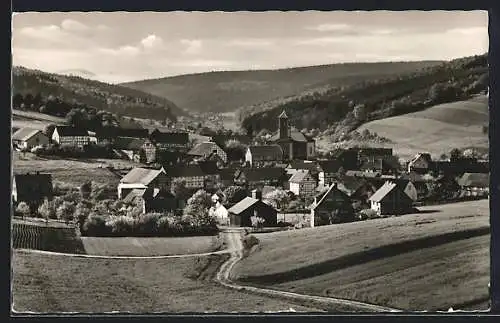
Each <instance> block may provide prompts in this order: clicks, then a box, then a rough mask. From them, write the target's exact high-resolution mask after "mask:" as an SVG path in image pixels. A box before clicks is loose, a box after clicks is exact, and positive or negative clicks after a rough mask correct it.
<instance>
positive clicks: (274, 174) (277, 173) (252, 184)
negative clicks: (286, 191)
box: [234, 167, 286, 190]
mask: <svg viewBox="0 0 500 323" xmlns="http://www.w3.org/2000/svg"><path fill="white" fill-rule="evenodd" d="M285 181H286V173H285V170H284V169H283V168H279V167H262V168H242V169H241V170H240V171H239V173H238V174H237V175H236V177H235V179H234V182H235V184H236V185H241V186H247V188H248V189H250V190H252V189H255V188H262V187H263V186H265V185H268V186H279V187H283V183H284V182H285Z"/></svg>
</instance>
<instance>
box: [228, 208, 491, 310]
mask: <svg viewBox="0 0 500 323" xmlns="http://www.w3.org/2000/svg"><path fill="white" fill-rule="evenodd" d="M421 211H423V212H422V213H419V214H412V215H405V216H400V217H391V218H386V219H375V220H368V221H364V222H354V223H347V224H339V225H329V226H322V227H317V228H308V229H301V230H293V231H284V232H274V233H265V234H258V235H256V237H258V239H259V240H260V244H259V245H258V247H257V249H255V250H254V251H253V252H252V253H250V255H249V256H248V257H246V258H244V259H243V260H242V261H240V262H239V263H238V264H236V266H235V267H234V271H233V274H234V278H235V279H238V280H239V281H241V282H242V283H244V284H251V285H258V286H266V287H267V288H274V289H279V290H287V291H295V292H298V293H306V294H313V295H322V296H325V295H327V296H332V297H342V298H350V299H355V300H360V301H365V302H370V303H375V304H378V305H385V306H391V307H395V308H400V309H406V310H431V311H432V310H447V309H448V308H449V307H450V306H453V308H455V309H457V307H458V308H462V307H465V306H466V304H480V305H481V306H482V305H484V304H483V303H487V300H488V289H487V285H488V281H489V259H490V257H489V213H490V212H489V206H488V201H487V200H479V201H472V202H462V203H454V204H446V205H439V206H428V207H422V208H421ZM476 309H477V308H476ZM482 309H483V308H482Z"/></svg>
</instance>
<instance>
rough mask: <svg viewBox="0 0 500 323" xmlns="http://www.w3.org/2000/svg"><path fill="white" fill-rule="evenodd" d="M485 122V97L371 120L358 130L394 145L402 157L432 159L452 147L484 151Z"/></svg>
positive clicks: (485, 142) (486, 119)
mask: <svg viewBox="0 0 500 323" xmlns="http://www.w3.org/2000/svg"><path fill="white" fill-rule="evenodd" d="M488 122H489V116H488V102H487V99H486V96H480V97H476V98H473V99H470V100H467V101H458V102H453V103H445V104H439V105H436V106H433V107H431V108H428V109H426V110H423V111H419V112H414V113H409V114H405V115H402V116H397V117H392V118H386V119H381V120H376V121H371V122H368V123H365V124H364V125H362V126H361V127H360V128H359V129H358V131H361V132H362V131H363V130H365V129H368V130H369V131H370V132H376V133H377V134H379V135H380V136H383V137H385V138H388V139H390V140H391V141H392V142H393V143H394V145H393V146H394V151H395V153H396V154H398V155H399V156H400V157H402V158H407V157H410V156H413V155H415V154H416V153H419V152H429V153H431V155H433V156H435V158H437V157H439V156H440V155H441V154H443V153H445V154H447V153H449V151H450V150H451V149H452V148H459V149H461V148H466V147H478V148H488V133H484V132H483V126H484V125H487V124H488Z"/></svg>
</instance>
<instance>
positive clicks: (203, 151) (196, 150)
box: [188, 141, 227, 164]
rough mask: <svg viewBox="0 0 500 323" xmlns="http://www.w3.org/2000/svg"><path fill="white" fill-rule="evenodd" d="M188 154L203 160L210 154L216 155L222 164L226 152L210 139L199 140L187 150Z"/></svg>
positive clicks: (225, 160)
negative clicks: (205, 140)
mask: <svg viewBox="0 0 500 323" xmlns="http://www.w3.org/2000/svg"><path fill="white" fill-rule="evenodd" d="M188 155H189V156H192V157H194V158H195V159H196V160H205V159H206V158H209V157H210V156H212V155H217V156H218V157H219V158H220V160H222V162H223V163H224V164H226V163H227V154H226V152H225V151H224V150H223V149H222V148H221V147H220V146H219V145H217V144H216V143H215V142H211V141H207V142H200V143H199V144H197V145H196V146H194V147H193V149H191V150H190V151H189V152H188Z"/></svg>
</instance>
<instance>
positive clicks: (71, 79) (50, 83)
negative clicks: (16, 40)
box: [12, 66, 188, 120]
mask: <svg viewBox="0 0 500 323" xmlns="http://www.w3.org/2000/svg"><path fill="white" fill-rule="evenodd" d="M66 72H69V70H68V71H66ZM80 72H84V73H85V71H80ZM12 93H13V94H21V95H26V94H31V95H33V96H37V95H40V96H41V97H42V98H43V99H45V100H46V99H47V98H49V97H56V98H59V99H61V100H62V101H64V102H66V103H69V104H71V103H75V104H76V103H80V104H84V105H87V106H89V107H94V108H96V109H97V110H104V111H107V112H111V113H115V114H118V115H121V116H129V117H134V118H150V119H156V120H165V119H170V120H175V119H176V118H177V117H178V116H186V115H188V114H187V113H186V112H185V111H184V110H182V109H180V108H179V107H178V106H177V105H175V104H174V103H173V102H171V101H169V100H168V99H166V98H161V97H157V96H155V95H152V94H148V93H144V92H141V91H138V90H134V89H131V88H127V87H123V86H119V85H112V84H107V83H103V82H99V81H95V80H90V79H87V78H82V77H80V76H69V75H61V74H52V73H46V72H43V71H39V70H33V69H28V68H24V67H19V66H14V67H13V69H12Z"/></svg>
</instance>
